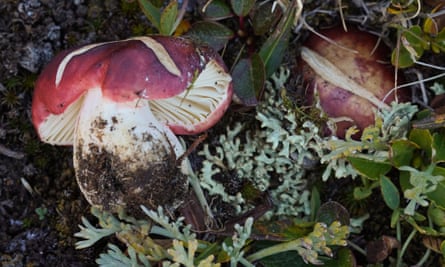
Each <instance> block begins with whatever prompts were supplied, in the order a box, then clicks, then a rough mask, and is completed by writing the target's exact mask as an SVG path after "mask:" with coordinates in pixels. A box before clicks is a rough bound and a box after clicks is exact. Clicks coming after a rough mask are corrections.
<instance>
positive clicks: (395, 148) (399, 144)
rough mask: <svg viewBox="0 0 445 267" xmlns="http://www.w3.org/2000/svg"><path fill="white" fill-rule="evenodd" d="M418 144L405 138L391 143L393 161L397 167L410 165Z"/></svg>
mask: <svg viewBox="0 0 445 267" xmlns="http://www.w3.org/2000/svg"><path fill="white" fill-rule="evenodd" d="M416 148H418V146H417V145H416V144H415V143H413V142H411V141H409V140H404V139H397V140H395V141H394V142H392V144H391V149H390V152H391V162H392V163H393V164H394V166H395V167H400V166H404V165H410V164H411V161H412V159H413V153H414V150H415V149H416Z"/></svg>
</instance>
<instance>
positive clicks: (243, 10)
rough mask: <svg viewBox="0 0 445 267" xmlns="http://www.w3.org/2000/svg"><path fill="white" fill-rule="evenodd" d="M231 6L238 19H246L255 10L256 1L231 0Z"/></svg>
mask: <svg viewBox="0 0 445 267" xmlns="http://www.w3.org/2000/svg"><path fill="white" fill-rule="evenodd" d="M230 4H231V5H232V8H233V12H235V14H236V15H237V16H238V17H245V16H246V15H247V14H249V12H250V10H251V9H252V8H253V5H254V4H255V0H230Z"/></svg>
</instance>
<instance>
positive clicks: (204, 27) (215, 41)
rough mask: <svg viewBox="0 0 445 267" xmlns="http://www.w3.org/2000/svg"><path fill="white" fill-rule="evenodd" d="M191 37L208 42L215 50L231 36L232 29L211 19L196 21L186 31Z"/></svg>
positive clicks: (223, 44) (222, 45)
mask: <svg viewBox="0 0 445 267" xmlns="http://www.w3.org/2000/svg"><path fill="white" fill-rule="evenodd" d="M187 35H188V36H190V37H191V38H194V39H197V40H200V41H201V42H204V43H207V44H209V45H210V46H211V47H212V48H213V49H215V50H216V51H218V50H221V49H222V48H223V47H224V46H225V45H226V43H227V41H228V40H229V39H231V38H233V36H234V34H233V32H232V30H230V29H229V28H227V27H226V26H224V25H222V24H220V23H218V22H213V21H198V22H196V23H195V24H193V26H192V28H191V29H190V31H189V32H188V33H187Z"/></svg>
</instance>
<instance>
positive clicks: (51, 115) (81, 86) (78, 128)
mask: <svg viewBox="0 0 445 267" xmlns="http://www.w3.org/2000/svg"><path fill="white" fill-rule="evenodd" d="M231 98H232V83H231V77H230V75H229V74H228V72H227V69H226V67H225V65H224V63H223V61H222V59H221V58H220V57H219V55H218V54H217V53H216V52H214V51H213V50H211V49H210V48H208V47H203V46H198V45H195V44H194V43H193V42H191V41H190V40H187V39H183V38H174V37H162V36H151V37H138V38H132V39H128V40H123V41H116V42H108V43H98V44H92V45H87V46H83V47H80V48H77V49H71V50H66V51H63V52H62V53H60V54H59V55H58V56H56V57H55V58H54V59H53V60H52V61H51V62H50V63H49V64H48V65H47V66H46V68H45V69H44V70H43V71H42V73H41V75H40V76H39V78H38V80H37V82H36V87H35V92H34V98H33V104H32V118H33V123H34V126H35V128H36V130H37V132H38V134H39V136H40V138H41V140H42V141H44V142H46V143H49V144H53V145H73V146H74V156H73V158H74V168H75V171H76V178H77V181H78V184H79V186H80V189H81V191H82V192H83V194H84V195H85V197H86V199H87V200H88V201H89V202H90V203H91V204H92V205H96V206H101V207H103V208H105V209H107V210H116V208H117V207H118V206H126V208H127V209H128V210H134V209H137V210H139V205H141V204H143V205H146V206H148V207H150V208H155V207H157V206H158V205H162V206H165V207H170V208H174V207H176V206H178V205H179V204H180V203H181V201H182V200H183V198H184V196H185V194H186V192H187V187H188V183H187V177H186V173H185V172H186V168H185V164H184V162H183V161H182V162H181V161H178V158H179V157H180V156H181V155H182V154H183V153H184V148H183V146H182V145H181V143H180V142H179V140H178V138H177V137H176V135H175V134H196V133H199V132H202V131H204V130H206V129H208V128H210V127H211V126H213V125H214V124H215V123H216V122H218V120H219V119H220V118H221V117H222V116H223V114H224V112H225V111H226V110H227V108H228V106H229V104H230V102H231Z"/></svg>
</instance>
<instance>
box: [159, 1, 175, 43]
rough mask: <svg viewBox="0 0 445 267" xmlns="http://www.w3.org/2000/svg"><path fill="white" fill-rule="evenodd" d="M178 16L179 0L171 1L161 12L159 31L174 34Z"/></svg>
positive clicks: (164, 33)
mask: <svg viewBox="0 0 445 267" xmlns="http://www.w3.org/2000/svg"><path fill="white" fill-rule="evenodd" d="M177 16H178V2H177V1H171V2H170V3H169V4H168V5H167V6H166V7H165V9H164V10H163V11H162V13H161V19H160V25H159V32H160V34H163V35H172V34H173V33H174V32H175V29H176V26H175V24H176V18H177Z"/></svg>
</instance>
